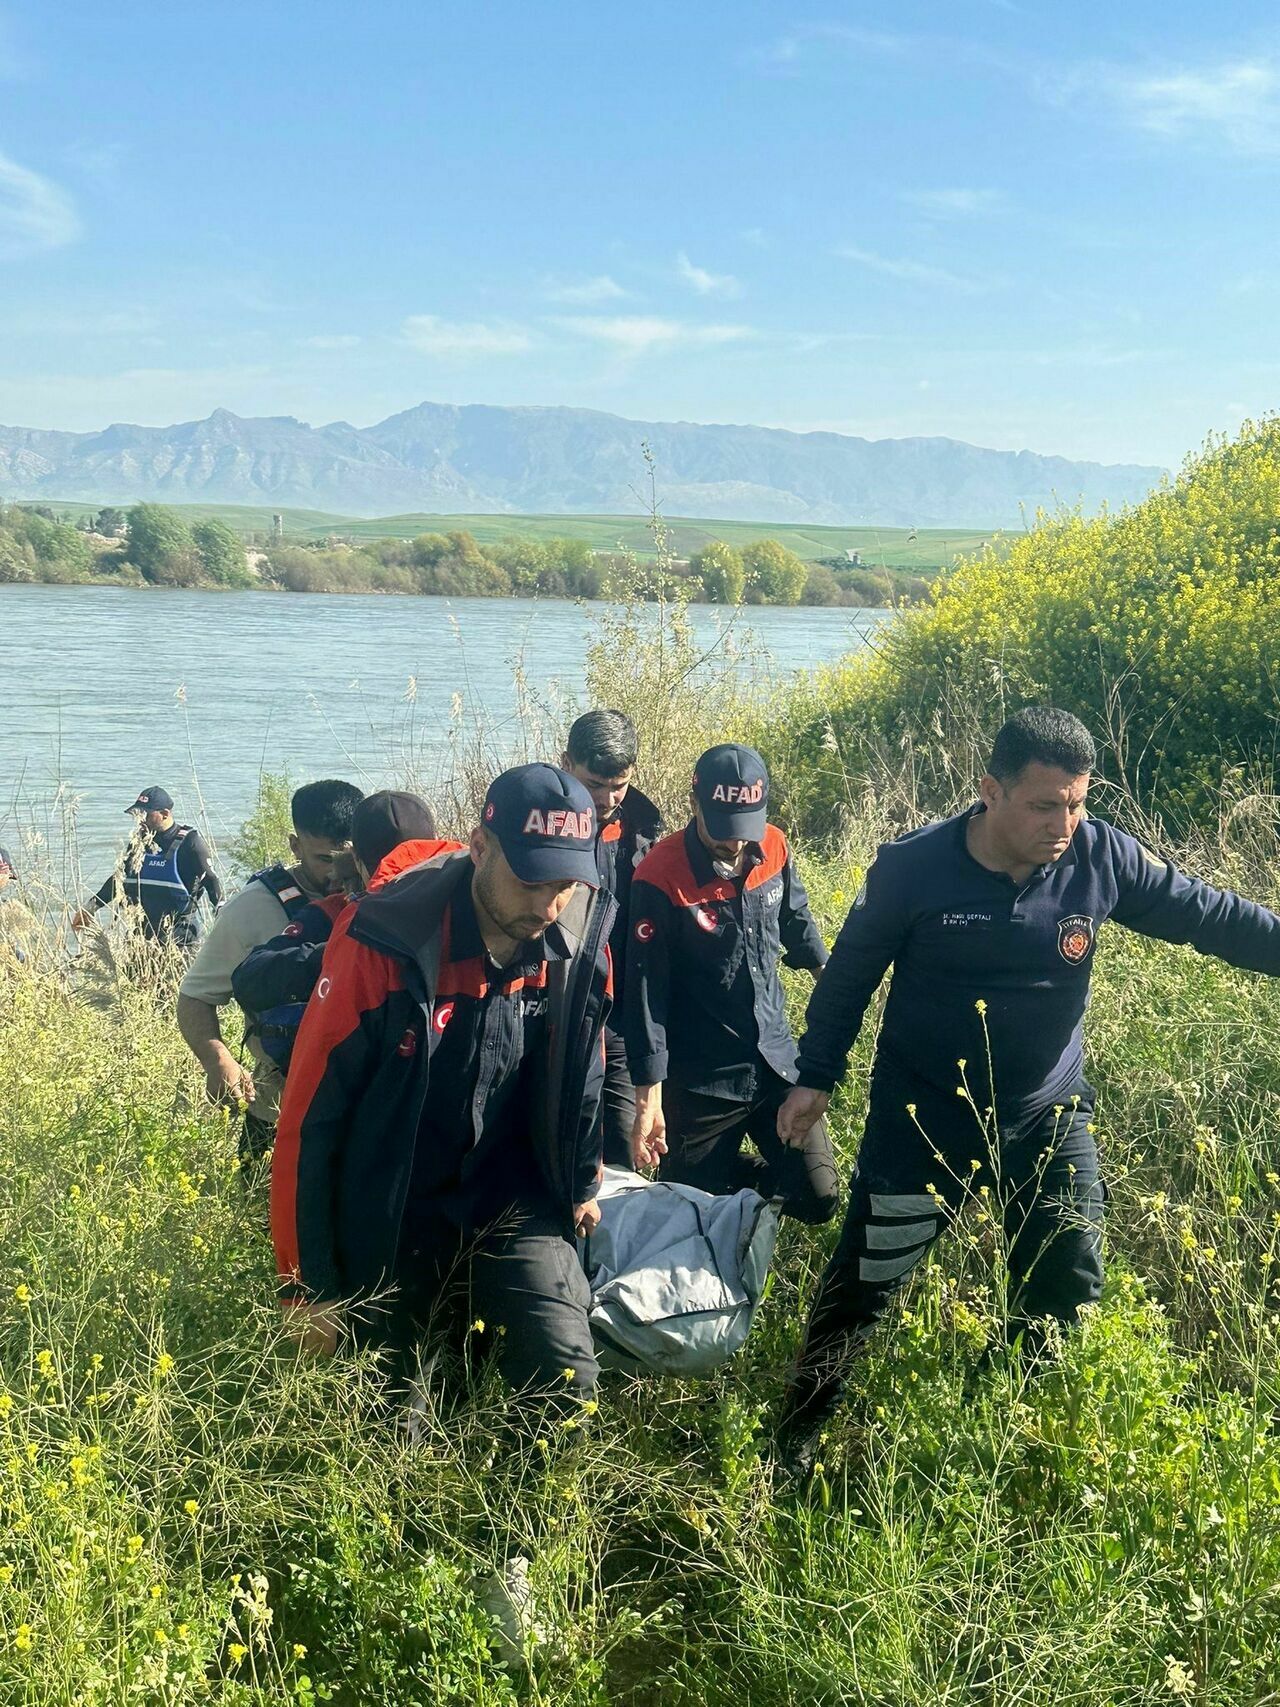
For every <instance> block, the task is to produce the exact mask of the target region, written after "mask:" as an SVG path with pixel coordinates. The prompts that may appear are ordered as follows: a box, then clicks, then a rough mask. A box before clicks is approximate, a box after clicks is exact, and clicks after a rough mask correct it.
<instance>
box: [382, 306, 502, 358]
mask: <svg viewBox="0 0 1280 1707" xmlns="http://www.w3.org/2000/svg"><path fill="white" fill-rule="evenodd" d="M400 331H401V335H402V336H403V338H404V340H405V342H406V343H408V344H412V345H413V347H414V349H415V350H421V351H422V352H423V354H424V355H429V356H513V355H518V354H519V353H520V352H521V351H522V350H527V349H530V348H531V347H532V344H533V339H532V338H531V337H530V335H529V333H528V332H526V331H525V329H524V328H523V327H522V326H515V325H512V324H511V323H510V322H509V321H505V320H502V321H485V320H442V319H441V318H440V316H439V315H438V314H411V315H410V316H409V317H408V319H407V320H406V321H405V322H404V324H403V325H402V326H401V328H400Z"/></svg>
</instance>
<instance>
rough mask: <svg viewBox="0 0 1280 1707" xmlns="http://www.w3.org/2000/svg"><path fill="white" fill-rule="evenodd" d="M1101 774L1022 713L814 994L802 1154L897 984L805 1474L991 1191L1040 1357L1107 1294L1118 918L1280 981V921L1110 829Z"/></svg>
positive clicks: (820, 1331)
mask: <svg viewBox="0 0 1280 1707" xmlns="http://www.w3.org/2000/svg"><path fill="white" fill-rule="evenodd" d="M1095 760H1096V754H1095V749H1094V743H1093V740H1092V738H1091V737H1090V735H1089V732H1088V730H1087V729H1085V727H1084V725H1083V724H1082V723H1080V722H1079V720H1078V719H1077V718H1075V717H1073V716H1072V715H1071V714H1070V713H1069V712H1066V711H1058V710H1054V709H1051V708H1048V707H1042V706H1036V707H1029V708H1028V709H1026V710H1024V711H1020V712H1019V713H1018V714H1017V716H1016V717H1014V718H1012V719H1011V720H1010V721H1009V722H1008V723H1006V724H1005V725H1004V727H1003V728H1002V729H1001V730H1000V732H999V734H998V735H997V736H996V739H995V743H994V746H993V748H992V752H991V758H990V761H989V763H988V766H987V772H986V774H985V775H984V776H983V778H982V780H981V783H980V785H979V795H980V798H979V800H978V803H977V804H976V805H974V806H973V807H971V808H969V809H968V810H967V811H965V812H962V813H960V814H959V815H958V816H957V817H954V818H947V819H944V820H942V821H941V822H938V823H934V824H929V825H926V826H925V827H924V828H923V829H921V830H916V831H913V832H912V833H911V834H910V835H906V836H903V837H901V838H900V839H899V840H898V841H895V842H890V843H887V844H886V845H885V846H883V847H882V848H881V849H880V850H879V853H878V854H877V856H876V859H875V861H874V863H873V864H872V866H871V868H870V870H869V871H868V873H867V877H866V882H865V883H864V884H863V886H862V888H861V890H860V892H859V894H858V896H857V898H856V899H855V901H854V903H853V907H852V909H851V911H850V913H849V916H848V918H847V920H846V921H845V924H844V927H843V929H842V930H841V932H840V935H839V938H838V939H837V942H836V945H835V949H834V951H833V953H832V956H831V961H830V963H829V965H828V967H827V970H826V971H825V972H824V973H823V976H822V981H821V983H820V984H819V985H818V987H817V989H816V990H815V991H814V993H813V995H812V997H811V998H810V1001H809V1009H808V1017H807V1029H806V1031H805V1033H804V1036H803V1037H802V1038H801V1040H800V1062H799V1078H798V1083H797V1086H796V1088H795V1089H794V1090H793V1091H792V1092H791V1094H790V1095H789V1096H788V1098H787V1100H786V1102H785V1103H784V1105H783V1107H782V1109H781V1111H780V1113H779V1116H778V1132H779V1135H780V1136H781V1138H782V1139H783V1141H784V1142H786V1143H788V1144H797V1143H803V1142H804V1141H805V1135H806V1133H807V1132H808V1131H809V1130H810V1129H811V1127H812V1125H813V1123H814V1122H816V1121H818V1120H820V1119H821V1117H822V1115H823V1114H824V1112H825V1110H826V1108H827V1104H828V1101H829V1099H830V1095H831V1092H832V1090H833V1089H834V1087H835V1085H836V1083H837V1082H838V1081H839V1079H840V1078H841V1077H842V1076H843V1074H844V1072H845V1068H846V1062H847V1057H848V1052H849V1049H850V1046H851V1045H852V1043H853V1040H854V1038H855V1037H856V1035H857V1033H858V1029H859V1027H860V1025H861V1023H862V1018H863V1015H864V1014H865V1012H866V1009H867V1006H868V1003H869V1002H870V1000H871V998H872V996H873V995H874V994H875V991H876V988H877V986H878V985H879V983H880V981H881V979H882V978H883V976H884V974H885V972H886V971H887V970H888V969H889V968H890V967H892V968H893V978H892V982H891V984H890V987H889V997H888V1001H887V1003H886V1005H885V1009H884V1018H883V1021H882V1024H881V1027H880V1035H879V1038H878V1040H877V1044H876V1053H875V1060H874V1064H873V1067H872V1072H871V1097H870V1105H869V1108H868V1112H867V1118H866V1125H865V1128H864V1131H863V1136H862V1143H861V1147H860V1149H859V1151H858V1157H857V1162H856V1165H855V1167H854V1172H853V1179H852V1183H851V1187H850V1196H849V1203H848V1208H847V1210H846V1214H845V1220H844V1226H843V1229H842V1231H841V1234H840V1239H839V1242H838V1244H837V1246H836V1250H835V1254H834V1255H833V1257H832V1259H831V1261H830V1263H829V1264H828V1266H827V1269H826V1272H825V1274H824V1275H823V1278H822V1281H821V1284H820V1286H819V1288H818V1293H817V1297H816V1299H815V1301H814V1304H813V1307H812V1311H811V1314H810V1318H809V1326H808V1332H807V1334H806V1337H805V1341H804V1347H803V1350H802V1352H801V1354H800V1360H799V1364H798V1368H797V1372H796V1375H795V1377H794V1379H793V1381H792V1384H791V1386H790V1389H789V1391H788V1394H787V1398H786V1400H785V1402H784V1409H783V1416H782V1420H781V1427H780V1446H781V1448H782V1452H783V1456H784V1459H785V1460H786V1461H788V1462H789V1464H790V1465H791V1467H792V1468H793V1470H795V1471H796V1472H797V1473H799V1474H800V1475H806V1474H808V1472H809V1471H810V1470H811V1469H812V1465H813V1460H814V1455H815V1453H816V1451H817V1447H818V1443H819V1440H820V1437H821V1431H822V1428H823V1425H824V1424H825V1422H826V1420H827V1419H828V1417H829V1416H830V1415H831V1413H832V1411H833V1409H834V1407H835V1406H836V1404H837V1402H838V1400H839V1397H840V1393H841V1389H842V1387H843V1384H844V1381H845V1379H846V1376H847V1373H848V1368H849V1363H850V1359H851V1357H852V1356H853V1355H854V1354H855V1353H857V1352H858V1351H860V1350H861V1349H862V1347H863V1346H864V1344H865V1343H866V1340H867V1337H868V1336H869V1334H870V1333H871V1331H872V1329H873V1327H874V1326H875V1324H876V1322H877V1321H878V1320H879V1318H880V1317H881V1316H882V1315H883V1314H884V1312H885V1311H886V1309H887V1308H888V1305H889V1303H890V1300H891V1299H892V1298H893V1296H894V1294H895V1293H896V1292H898V1291H899V1290H900V1289H901V1287H902V1286H903V1285H904V1284H905V1283H906V1280H907V1278H908V1276H909V1275H910V1273H911V1271H912V1269H913V1268H914V1267H915V1265H916V1264H917V1263H918V1262H919V1260H920V1258H921V1257H922V1256H923V1255H924V1254H925V1252H926V1251H927V1250H928V1249H929V1246H930V1245H931V1244H932V1243H933V1241H934V1239H935V1238H937V1237H938V1235H939V1234H940V1233H941V1232H942V1231H943V1230H944V1229H945V1228H946V1227H947V1226H948V1225H949V1223H950V1222H951V1220H952V1219H953V1217H954V1216H955V1214H956V1212H957V1210H958V1209H959V1208H960V1207H961V1205H962V1203H963V1201H964V1200H965V1199H966V1198H967V1197H968V1196H969V1195H970V1194H971V1193H973V1192H975V1191H977V1190H979V1189H980V1188H981V1187H982V1186H983V1185H987V1186H988V1187H989V1189H990V1191H991V1192H992V1193H993V1194H994V1198H995V1201H996V1203H997V1204H998V1206H999V1208H1000V1210H1001V1211H1002V1213H1003V1218H1004V1229H1005V1239H1006V1251H1007V1259H1008V1267H1009V1278H1010V1298H1009V1303H1010V1314H1011V1326H1012V1327H1013V1328H1014V1330H1015V1332H1016V1331H1021V1332H1022V1333H1023V1343H1024V1345H1026V1346H1027V1347H1028V1349H1030V1350H1031V1351H1032V1352H1033V1353H1034V1352H1035V1351H1036V1350H1037V1349H1038V1347H1039V1344H1040V1341H1041V1339H1042V1336H1043V1328H1044V1322H1045V1319H1046V1318H1049V1319H1052V1320H1056V1321H1058V1322H1062V1323H1065V1324H1069V1323H1071V1322H1073V1321H1074V1320H1075V1318H1076V1315H1077V1312H1078V1310H1079V1308H1080V1306H1081V1305H1083V1304H1089V1303H1092V1302H1094V1301H1095V1300H1096V1299H1097V1298H1098V1297H1099V1296H1100V1294H1101V1290H1102V1237H1101V1234H1102V1217H1103V1205H1104V1202H1105V1196H1106V1194H1105V1190H1104V1187H1103V1183H1102V1179H1101V1176H1100V1174H1099V1168H1098V1153H1097V1146H1096V1143H1095V1141H1094V1136H1093V1107H1094V1091H1093V1088H1092V1086H1091V1085H1090V1084H1089V1083H1088V1081H1087V1080H1086V1078H1085V1070H1084V1058H1083V1029H1084V1014H1085V1008H1086V1005H1087V1003H1088V998H1089V981H1090V977H1091V975H1092V972H1093V962H1094V955H1095V948H1096V944H1097V937H1098V931H1099V929H1100V928H1101V926H1102V925H1103V924H1104V923H1105V922H1106V920H1108V919H1114V920H1115V922H1116V923H1117V924H1121V925H1125V926H1127V927H1128V928H1129V929H1130V930H1134V931H1139V932H1141V933H1142V934H1143V935H1144V936H1151V937H1158V938H1160V939H1162V940H1163V941H1165V942H1178V943H1189V944H1190V945H1191V946H1192V947H1193V948H1195V949H1196V950H1197V951H1198V952H1199V953H1201V954H1208V955H1214V956H1216V957H1217V958H1218V959H1221V960H1225V961H1227V962H1228V963H1229V964H1231V965H1233V966H1241V967H1246V968H1248V969H1251V970H1253V971H1257V972H1265V973H1269V974H1271V975H1272V976H1276V975H1280V917H1277V916H1276V914H1274V913H1271V912H1269V911H1268V910H1267V909H1266V908H1264V907H1260V906H1257V905H1255V904H1254V903H1253V902H1251V901H1246V900H1243V899H1242V898H1241V897H1240V896H1238V895H1235V894H1232V893H1230V892H1229V891H1224V890H1218V889H1213V888H1210V886H1209V885H1208V884H1206V883H1202V882H1200V881H1199V880H1198V879H1196V878H1194V877H1188V876H1185V875H1184V874H1183V873H1181V872H1179V871H1177V870H1175V869H1174V867H1173V866H1171V865H1169V864H1167V863H1166V862H1165V861H1164V860H1162V859H1158V858H1157V857H1156V856H1155V855H1154V854H1153V853H1150V852H1148V850H1147V849H1146V848H1145V847H1143V846H1142V844H1141V843H1140V842H1137V841H1135V840H1134V838H1133V837H1132V836H1128V835H1125V834H1123V833H1122V832H1121V831H1119V830H1116V829H1113V828H1112V826H1111V825H1110V824H1107V823H1104V822H1103V821H1102V820H1101V819H1097V818H1090V817H1088V815H1087V814H1086V809H1085V805H1086V797H1087V794H1088V789H1089V781H1090V775H1091V773H1092V771H1093V769H1094V765H1095ZM988 1063H990V1071H989V1070H988ZM957 1092H959V1094H957Z"/></svg>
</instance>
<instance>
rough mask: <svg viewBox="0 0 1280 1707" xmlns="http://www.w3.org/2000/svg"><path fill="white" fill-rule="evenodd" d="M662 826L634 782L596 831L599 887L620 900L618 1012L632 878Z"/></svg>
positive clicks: (615, 951) (615, 942)
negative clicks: (609, 817) (608, 817)
mask: <svg viewBox="0 0 1280 1707" xmlns="http://www.w3.org/2000/svg"><path fill="white" fill-rule="evenodd" d="M662 829H663V825H662V814H661V813H660V812H659V811H658V808H657V807H656V806H655V805H654V803H653V801H652V800H650V799H649V796H648V795H647V794H641V792H640V790H639V789H638V788H636V787H635V786H634V785H633V786H632V787H630V788H629V789H628V790H627V792H626V793H625V794H624V795H623V797H622V805H621V806H620V807H619V808H618V811H617V813H616V814H615V816H614V817H612V818H611V819H610V820H609V822H608V823H607V824H601V826H600V828H599V830H598V831H597V832H596V869H597V871H599V873H600V886H601V888H602V889H607V890H608V891H609V893H610V895H612V896H613V898H614V900H615V901H616V902H617V903H618V913H617V917H616V918H615V919H614V921H613V935H612V936H611V937H610V938H609V948H610V951H611V952H612V955H613V980H614V1003H615V1006H616V1009H617V1013H618V1014H619V1015H620V1014H621V1012H622V1001H623V994H622V992H623V986H624V981H625V971H626V957H627V921H628V919H629V918H630V916H631V915H630V907H631V880H632V878H633V877H634V875H635V869H636V867H637V866H638V865H639V863H640V861H641V860H642V859H643V858H644V856H645V855H646V854H647V853H648V851H649V849H650V848H651V847H652V846H653V845H654V843H655V842H656V841H657V840H658V839H659V837H660V836H661V835H662ZM615 1029H616V1026H615Z"/></svg>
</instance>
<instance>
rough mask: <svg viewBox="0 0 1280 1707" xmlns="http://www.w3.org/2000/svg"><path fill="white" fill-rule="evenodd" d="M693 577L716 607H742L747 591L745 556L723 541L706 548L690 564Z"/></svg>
mask: <svg viewBox="0 0 1280 1707" xmlns="http://www.w3.org/2000/svg"><path fill="white" fill-rule="evenodd" d="M689 573H690V575H696V576H697V578H698V580H699V581H701V582H702V590H703V592H704V593H705V595H706V597H707V598H708V599H709V600H710V601H711V603H712V604H713V605H740V604H741V603H742V595H743V594H744V593H745V592H746V590H747V572H746V568H745V566H744V564H743V561H742V553H741V552H740V551H735V550H734V549H733V547H732V546H731V545H726V544H725V543H724V541H723V540H719V539H713V540H712V541H711V543H710V544H709V545H704V546H703V548H702V550H701V551H699V552H698V553H697V554H696V555H695V556H694V557H693V558H692V559H691V560H690V563H689Z"/></svg>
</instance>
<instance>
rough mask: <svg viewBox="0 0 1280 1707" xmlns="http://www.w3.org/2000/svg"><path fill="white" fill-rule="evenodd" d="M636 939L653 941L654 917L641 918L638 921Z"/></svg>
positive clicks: (638, 940)
mask: <svg viewBox="0 0 1280 1707" xmlns="http://www.w3.org/2000/svg"><path fill="white" fill-rule="evenodd" d="M636 941H637V942H652V941H653V920H652V919H641V920H639V921H638V923H637V925H636Z"/></svg>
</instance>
